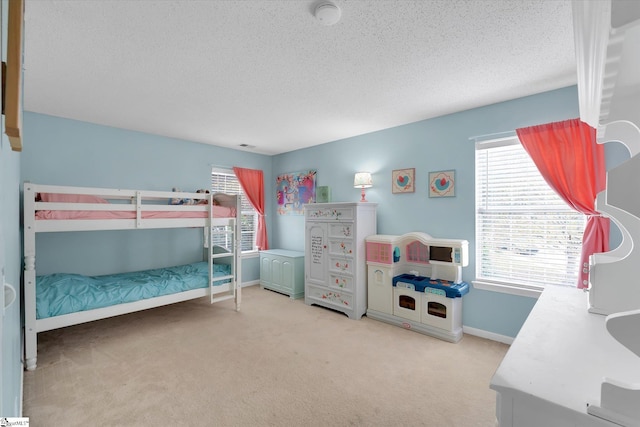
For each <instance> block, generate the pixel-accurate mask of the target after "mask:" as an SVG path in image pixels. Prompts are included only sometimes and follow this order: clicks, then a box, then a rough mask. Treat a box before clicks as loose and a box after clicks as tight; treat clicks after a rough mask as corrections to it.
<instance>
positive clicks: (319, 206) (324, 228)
mask: <svg viewBox="0 0 640 427" xmlns="http://www.w3.org/2000/svg"><path fill="white" fill-rule="evenodd" d="M376 206H377V204H376V203H315V204H308V205H305V207H304V216H305V284H304V286H305V287H304V302H305V304H307V305H312V304H316V305H320V306H323V307H327V308H331V309H333V310H337V311H340V312H343V313H345V314H346V315H347V316H349V317H350V318H351V319H360V318H361V317H362V315H363V314H365V312H366V311H367V270H366V260H365V238H366V237H367V236H370V235H373V234H376V230H377V225H376Z"/></svg>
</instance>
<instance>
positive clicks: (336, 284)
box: [329, 274, 353, 292]
mask: <svg viewBox="0 0 640 427" xmlns="http://www.w3.org/2000/svg"><path fill="white" fill-rule="evenodd" d="M329 286H331V287H332V288H338V289H341V290H343V291H348V292H353V277H352V276H344V275H342V274H329Z"/></svg>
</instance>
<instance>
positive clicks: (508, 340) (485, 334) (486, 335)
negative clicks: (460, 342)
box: [462, 326, 513, 345]
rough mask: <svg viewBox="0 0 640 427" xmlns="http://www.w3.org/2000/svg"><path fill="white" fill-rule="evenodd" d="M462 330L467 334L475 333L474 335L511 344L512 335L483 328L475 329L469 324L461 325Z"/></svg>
mask: <svg viewBox="0 0 640 427" xmlns="http://www.w3.org/2000/svg"><path fill="white" fill-rule="evenodd" d="M462 332H463V333H465V334H469V335H475V336H476V337H480V338H486V339H488V340H492V341H498V342H501V343H504V344H509V345H511V344H513V337H509V336H506V335H500V334H496V333H494V332H489V331H485V330H484V329H477V328H472V327H470V326H463V327H462Z"/></svg>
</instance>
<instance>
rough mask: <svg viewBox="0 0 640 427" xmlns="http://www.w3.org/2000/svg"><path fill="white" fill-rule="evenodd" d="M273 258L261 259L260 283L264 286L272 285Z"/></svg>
mask: <svg viewBox="0 0 640 427" xmlns="http://www.w3.org/2000/svg"><path fill="white" fill-rule="evenodd" d="M271 281H272V279H271V257H268V256H262V257H261V258H260V282H262V285H263V286H264V285H266V286H269V285H271Z"/></svg>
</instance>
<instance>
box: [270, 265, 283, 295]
mask: <svg viewBox="0 0 640 427" xmlns="http://www.w3.org/2000/svg"><path fill="white" fill-rule="evenodd" d="M283 264H284V260H282V259H281V258H274V259H272V260H271V285H272V286H273V287H274V288H277V289H280V290H282V265H283Z"/></svg>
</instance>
